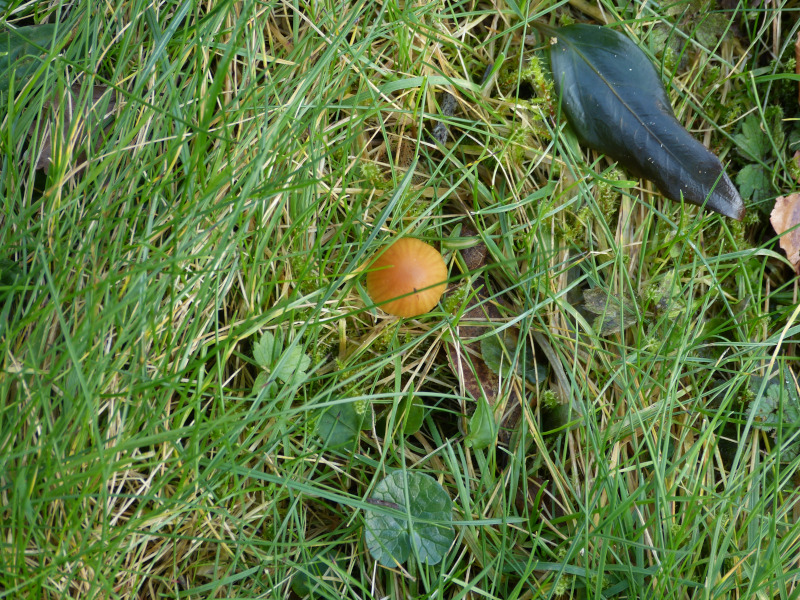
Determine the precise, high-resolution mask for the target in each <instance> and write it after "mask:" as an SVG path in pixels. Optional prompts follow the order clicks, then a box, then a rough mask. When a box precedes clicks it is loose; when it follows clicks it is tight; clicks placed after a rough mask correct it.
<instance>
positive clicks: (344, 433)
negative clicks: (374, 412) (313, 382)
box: [317, 402, 364, 449]
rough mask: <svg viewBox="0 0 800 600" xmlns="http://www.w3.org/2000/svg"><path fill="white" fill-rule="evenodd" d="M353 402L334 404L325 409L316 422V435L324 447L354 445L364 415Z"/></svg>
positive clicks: (359, 432)
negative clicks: (359, 412)
mask: <svg viewBox="0 0 800 600" xmlns="http://www.w3.org/2000/svg"><path fill="white" fill-rule="evenodd" d="M353 405H354V403H353V402H345V403H342V404H336V405H334V406H331V407H329V408H326V409H325V411H324V412H323V413H322V415H321V416H320V418H319V422H318V423H317V435H318V436H319V437H320V439H321V440H322V444H323V445H324V446H325V447H326V448H330V449H333V448H341V447H343V446H354V445H355V443H356V442H357V441H358V436H359V435H360V434H361V423H363V421H364V415H363V414H358V412H357V411H356V408H355V406H353Z"/></svg>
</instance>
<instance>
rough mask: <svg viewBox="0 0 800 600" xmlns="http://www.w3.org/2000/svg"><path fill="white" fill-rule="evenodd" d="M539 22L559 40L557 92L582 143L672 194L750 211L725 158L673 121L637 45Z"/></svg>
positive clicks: (554, 57)
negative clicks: (726, 169) (726, 165)
mask: <svg viewBox="0 0 800 600" xmlns="http://www.w3.org/2000/svg"><path fill="white" fill-rule="evenodd" d="M536 27H537V28H538V29H539V30H540V31H541V32H542V33H543V34H545V35H547V36H548V37H550V38H551V39H553V38H555V43H553V44H552V45H551V47H550V63H551V67H552V70H553V78H554V80H555V85H556V91H557V92H558V94H559V96H560V98H561V103H562V106H563V110H564V113H565V114H566V116H567V118H568V119H569V122H570V124H571V125H572V127H573V128H574V129H575V132H576V134H577V135H578V138H579V139H580V140H581V142H582V143H583V144H585V145H587V146H589V147H591V148H594V149H595V150H597V151H599V152H602V153H604V154H607V155H608V156H610V157H611V158H613V159H614V160H616V161H619V162H620V163H621V164H622V165H623V166H625V167H626V168H628V169H629V170H630V171H631V172H632V173H634V174H635V175H637V176H641V177H644V178H646V179H650V180H651V181H653V182H654V183H655V184H656V186H658V189H659V190H660V191H661V193H663V194H664V195H665V196H666V197H668V198H671V199H673V200H680V199H681V197H683V199H684V200H686V201H687V202H691V203H693V204H697V205H705V206H706V207H708V208H710V209H712V210H715V211H717V212H719V213H721V214H723V215H726V216H728V217H733V218H734V219H741V218H742V217H743V216H744V204H743V202H742V199H741V197H740V196H739V192H738V191H737V190H736V188H735V187H734V185H733V182H732V181H731V180H730V179H729V178H728V176H727V175H726V174H725V172H724V170H723V168H722V164H721V163H720V162H719V159H718V158H717V157H716V156H714V155H713V154H712V153H711V152H710V151H709V150H708V149H707V148H706V147H705V146H703V144H701V143H700V142H698V141H697V140H696V139H694V137H692V135H691V134H690V133H689V132H688V131H686V129H684V128H683V126H681V124H680V123H679V122H678V120H677V119H676V118H675V115H674V113H673V111H672V106H671V105H670V102H669V97H668V96H667V94H666V92H665V91H664V86H663V84H662V82H661V78H660V77H659V74H658V71H656V69H655V67H653V64H652V63H651V62H650V60H649V59H648V58H647V56H646V55H645V54H644V53H643V52H642V51H641V50H640V49H639V47H638V46H637V45H636V44H634V43H633V42H632V41H631V40H629V39H628V38H627V37H625V36H624V35H622V34H621V33H618V32H616V31H613V30H611V29H607V28H605V27H597V26H594V25H585V24H578V25H570V26H568V27H561V28H551V27H548V26H545V25H540V24H536Z"/></svg>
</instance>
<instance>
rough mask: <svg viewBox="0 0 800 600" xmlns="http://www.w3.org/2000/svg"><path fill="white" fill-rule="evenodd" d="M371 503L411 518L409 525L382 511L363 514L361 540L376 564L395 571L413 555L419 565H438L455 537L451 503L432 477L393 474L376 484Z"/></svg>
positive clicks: (401, 518)
mask: <svg viewBox="0 0 800 600" xmlns="http://www.w3.org/2000/svg"><path fill="white" fill-rule="evenodd" d="M372 500H373V502H375V503H376V504H379V505H381V506H386V507H390V508H394V509H395V510H399V511H400V512H403V513H405V514H406V515H410V516H411V517H412V520H411V521H409V520H408V519H407V518H404V517H401V516H395V515H389V514H387V513H386V512H385V511H384V512H378V511H366V512H365V515H364V539H365V542H366V544H367V548H368V549H369V552H370V554H371V555H372V557H373V558H374V559H375V560H377V561H378V562H379V563H381V564H382V565H383V566H385V567H396V566H397V565H398V564H401V563H404V562H405V561H406V560H408V558H409V556H411V553H412V551H414V552H415V553H416V555H417V556H418V557H419V560H420V562H422V563H427V564H429V565H435V564H438V563H439V562H441V560H442V558H444V555H445V554H446V553H447V550H448V549H449V548H450V545H451V544H452V543H453V538H454V537H455V532H454V530H453V526H452V525H450V524H449V523H450V522H452V520H453V514H452V513H453V503H452V501H451V500H450V496H448V495H447V492H446V491H445V490H444V488H442V486H441V485H439V484H438V483H437V482H436V480H435V479H434V478H433V477H431V476H429V475H425V474H423V473H415V472H413V471H400V470H398V471H395V472H393V473H392V474H390V475H389V476H388V477H386V478H385V479H383V480H382V481H379V482H378V484H377V485H376V486H375V489H374V490H373V492H372ZM431 521H432V522H431Z"/></svg>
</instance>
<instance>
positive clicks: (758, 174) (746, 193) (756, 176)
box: [736, 164, 773, 202]
mask: <svg viewBox="0 0 800 600" xmlns="http://www.w3.org/2000/svg"><path fill="white" fill-rule="evenodd" d="M736 185H738V186H739V189H740V190H742V196H743V197H744V198H747V199H748V200H753V201H754V202H759V201H761V200H764V199H766V198H769V197H770V196H772V195H773V194H772V184H771V183H770V181H769V176H768V175H767V172H766V171H765V170H764V167H762V166H761V165H757V164H750V165H745V166H744V167H743V168H742V169H741V170H740V171H739V172H738V173H737V174H736Z"/></svg>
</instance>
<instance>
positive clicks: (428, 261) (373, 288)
mask: <svg viewBox="0 0 800 600" xmlns="http://www.w3.org/2000/svg"><path fill="white" fill-rule="evenodd" d="M446 280H447V266H445V264H444V259H443V258H442V255H441V254H439V252H438V251H437V250H436V249H435V248H434V247H433V246H430V245H428V244H426V243H425V242H421V241H419V240H417V239H414V238H400V239H399V240H397V241H396V242H394V243H393V244H392V245H390V246H389V247H387V248H385V249H384V250H383V251H382V252H381V253H380V255H379V256H378V258H377V259H376V260H375V262H373V263H372V264H371V265H370V270H369V272H368V273H367V293H368V294H369V297H370V298H372V301H373V302H375V303H376V304H379V305H380V307H381V308H382V309H383V310H384V311H386V312H387V313H389V314H390V315H396V316H398V317H416V316H417V315H421V314H424V313H426V312H429V311H430V310H431V309H432V308H433V307H434V306H436V303H437V302H439V298H441V297H442V294H443V293H444V290H445V288H446V287H447V284H446Z"/></svg>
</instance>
